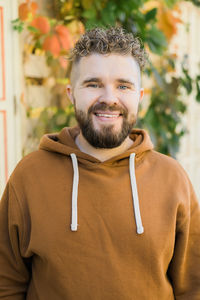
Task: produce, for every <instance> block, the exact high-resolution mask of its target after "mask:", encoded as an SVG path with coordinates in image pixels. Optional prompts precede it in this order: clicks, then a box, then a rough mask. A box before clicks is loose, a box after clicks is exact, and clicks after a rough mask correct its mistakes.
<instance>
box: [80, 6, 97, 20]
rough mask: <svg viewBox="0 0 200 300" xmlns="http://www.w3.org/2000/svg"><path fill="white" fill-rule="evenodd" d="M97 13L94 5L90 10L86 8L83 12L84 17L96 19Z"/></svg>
mask: <svg viewBox="0 0 200 300" xmlns="http://www.w3.org/2000/svg"><path fill="white" fill-rule="evenodd" d="M96 15H97V12H96V10H95V8H94V7H91V8H90V9H88V10H85V11H84V12H83V13H82V17H84V18H85V19H88V20H89V19H95V18H96Z"/></svg>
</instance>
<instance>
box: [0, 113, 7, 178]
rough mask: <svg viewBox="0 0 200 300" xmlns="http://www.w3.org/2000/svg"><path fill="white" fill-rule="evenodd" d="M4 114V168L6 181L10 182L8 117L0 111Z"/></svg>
mask: <svg viewBox="0 0 200 300" xmlns="http://www.w3.org/2000/svg"><path fill="white" fill-rule="evenodd" d="M0 113H2V114H3V133H4V162H5V164H4V167H5V179H6V181H8V147H7V142H8V139H7V115H6V111H5V110H0Z"/></svg>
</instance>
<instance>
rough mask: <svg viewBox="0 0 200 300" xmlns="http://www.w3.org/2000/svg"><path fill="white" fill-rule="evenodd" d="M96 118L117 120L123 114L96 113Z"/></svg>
mask: <svg viewBox="0 0 200 300" xmlns="http://www.w3.org/2000/svg"><path fill="white" fill-rule="evenodd" d="M94 114H95V116H97V117H100V118H109V119H116V118H118V117H119V116H121V115H122V114H121V113H120V112H118V111H97V112H95V113H94Z"/></svg>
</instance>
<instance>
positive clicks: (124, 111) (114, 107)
mask: <svg viewBox="0 0 200 300" xmlns="http://www.w3.org/2000/svg"><path fill="white" fill-rule="evenodd" d="M98 110H101V111H119V112H120V114H122V115H125V116H127V114H128V111H127V109H126V108H124V107H121V106H120V105H108V104H107V103H97V104H94V105H92V106H90V108H89V109H88V114H91V113H95V112H97V111H98Z"/></svg>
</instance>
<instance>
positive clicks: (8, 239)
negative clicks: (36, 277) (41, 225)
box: [0, 183, 30, 300]
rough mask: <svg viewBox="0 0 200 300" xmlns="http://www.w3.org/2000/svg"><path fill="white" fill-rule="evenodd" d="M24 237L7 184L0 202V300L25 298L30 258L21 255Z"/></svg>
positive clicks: (16, 207)
mask: <svg viewBox="0 0 200 300" xmlns="http://www.w3.org/2000/svg"><path fill="white" fill-rule="evenodd" d="M23 238H24V230H23V216H22V213H21V211H20V206H19V202H18V200H17V197H16V194H15V192H14V190H13V188H12V186H11V184H10V183H8V184H7V186H6V189H5V191H4V194H3V197H2V199H1V201H0V299H6V300H25V299H26V291H27V287H28V282H29V279H30V272H29V268H30V261H28V259H25V258H23V257H22V255H21V249H20V248H21V247H22V243H23Z"/></svg>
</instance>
